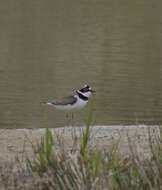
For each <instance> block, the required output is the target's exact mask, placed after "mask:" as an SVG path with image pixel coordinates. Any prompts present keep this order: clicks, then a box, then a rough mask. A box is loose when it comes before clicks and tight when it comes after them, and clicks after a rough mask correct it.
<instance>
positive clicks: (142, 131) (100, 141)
mask: <svg viewBox="0 0 162 190" xmlns="http://www.w3.org/2000/svg"><path fill="white" fill-rule="evenodd" d="M84 129H85V128H84V127H65V128H55V129H50V130H51V131H52V133H53V135H54V140H56V141H57V139H56V138H55V137H56V136H58V135H63V137H64V141H65V145H66V147H67V148H68V149H70V148H71V146H72V142H73V141H72V139H73V138H74V136H75V137H78V138H79V137H80V134H81V133H82V131H83V130H84ZM148 129H151V131H152V133H158V132H157V131H158V127H157V126H146V125H134V126H92V127H91V140H90V141H89V143H90V144H91V145H92V146H98V147H100V148H102V149H107V148H109V147H110V145H111V144H112V141H113V139H119V138H120V137H121V145H120V147H121V150H122V151H123V150H124V153H126V152H128V149H129V148H128V138H127V136H129V137H130V139H131V142H132V143H133V144H134V145H135V146H136V149H137V150H138V152H139V154H142V155H147V154H148V152H149V146H148ZM44 133H45V129H15V130H13V129H8V130H5V129H1V130H0V160H1V161H0V162H1V163H2V162H3V161H11V160H14V159H15V157H17V156H18V157H19V158H20V159H22V160H23V158H24V157H25V156H26V154H27V156H31V155H32V152H33V149H32V144H36V143H38V142H40V139H41V137H43V135H44ZM56 141H55V142H56ZM56 143H57V142H56ZM134 145H133V146H134Z"/></svg>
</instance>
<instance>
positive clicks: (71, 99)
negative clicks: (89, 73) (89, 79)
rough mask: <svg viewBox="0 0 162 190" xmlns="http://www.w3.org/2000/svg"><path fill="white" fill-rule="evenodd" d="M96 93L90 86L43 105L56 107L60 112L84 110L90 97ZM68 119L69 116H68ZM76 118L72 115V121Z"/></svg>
mask: <svg viewBox="0 0 162 190" xmlns="http://www.w3.org/2000/svg"><path fill="white" fill-rule="evenodd" d="M92 93H95V91H94V90H92V88H91V87H90V86H89V85H87V84H86V85H84V86H83V87H82V88H81V89H79V90H76V91H75V94H73V95H69V96H65V97H63V98H61V99H56V100H54V101H51V102H42V103H43V104H46V105H50V106H54V107H55V108H56V109H58V110H77V109H82V108H84V106H85V105H86V104H87V103H88V98H89V96H90V95H91V94H92ZM67 117H68V115H67ZM73 118H74V116H73V113H72V120H73Z"/></svg>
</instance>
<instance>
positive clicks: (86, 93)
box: [77, 90, 91, 98]
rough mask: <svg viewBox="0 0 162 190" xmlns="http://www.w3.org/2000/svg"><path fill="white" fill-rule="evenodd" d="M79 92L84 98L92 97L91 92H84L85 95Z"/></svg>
mask: <svg viewBox="0 0 162 190" xmlns="http://www.w3.org/2000/svg"><path fill="white" fill-rule="evenodd" d="M77 91H78V93H79V94H82V95H83V96H85V97H87V98H88V97H89V96H90V95H91V92H90V91H89V92H84V93H83V92H81V91H80V90H77Z"/></svg>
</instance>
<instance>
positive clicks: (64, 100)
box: [51, 95, 77, 105]
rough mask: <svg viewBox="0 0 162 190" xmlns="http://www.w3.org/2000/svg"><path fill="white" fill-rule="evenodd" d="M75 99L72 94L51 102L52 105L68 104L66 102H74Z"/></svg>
mask: <svg viewBox="0 0 162 190" xmlns="http://www.w3.org/2000/svg"><path fill="white" fill-rule="evenodd" d="M76 101H77V98H75V97H74V96H72V95H71V96H66V97H63V98H62V99H59V100H55V101H52V102H51V103H52V104H54V105H68V104H71V105H72V104H74V103H75V102H76Z"/></svg>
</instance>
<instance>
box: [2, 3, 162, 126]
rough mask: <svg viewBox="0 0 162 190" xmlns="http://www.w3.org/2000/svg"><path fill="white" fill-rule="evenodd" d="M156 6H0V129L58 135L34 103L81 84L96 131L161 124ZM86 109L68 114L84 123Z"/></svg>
mask: <svg viewBox="0 0 162 190" xmlns="http://www.w3.org/2000/svg"><path fill="white" fill-rule="evenodd" d="M161 6H162V2H161V1H160V0H157V1H154V2H151V1H148V0H142V1H129V0H124V1H112V0H93V1H92V0H90V1H85V0H83V1H73V2H72V1H71V2H69V1H66V0H63V1H59V2H58V1H31V0H29V1H9V0H8V1H3V2H1V3H0V26H1V29H0V42H1V43H0V105H1V106H0V128H40V127H46V126H48V127H62V126H63V125H64V124H65V122H66V119H65V113H64V112H61V111H57V110H55V109H54V108H51V107H48V106H41V105H40V102H41V101H46V100H53V99H55V98H56V97H59V96H63V95H64V94H67V93H69V92H71V90H74V89H76V88H79V87H80V86H81V85H82V84H85V83H88V84H90V85H91V86H92V87H93V88H94V89H95V90H96V91H97V94H96V96H95V113H94V114H95V117H94V124H95V125H110V124H136V123H146V124H161V123H162V96H161V94H162V85H161V79H162V78H161V76H162V63H161V60H162V53H161V52H162V22H161V20H162V12H161ZM87 113H88V106H87V107H86V108H85V109H84V110H82V111H80V112H78V113H76V114H75V123H76V125H83V124H84V122H85V121H86V118H87Z"/></svg>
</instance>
